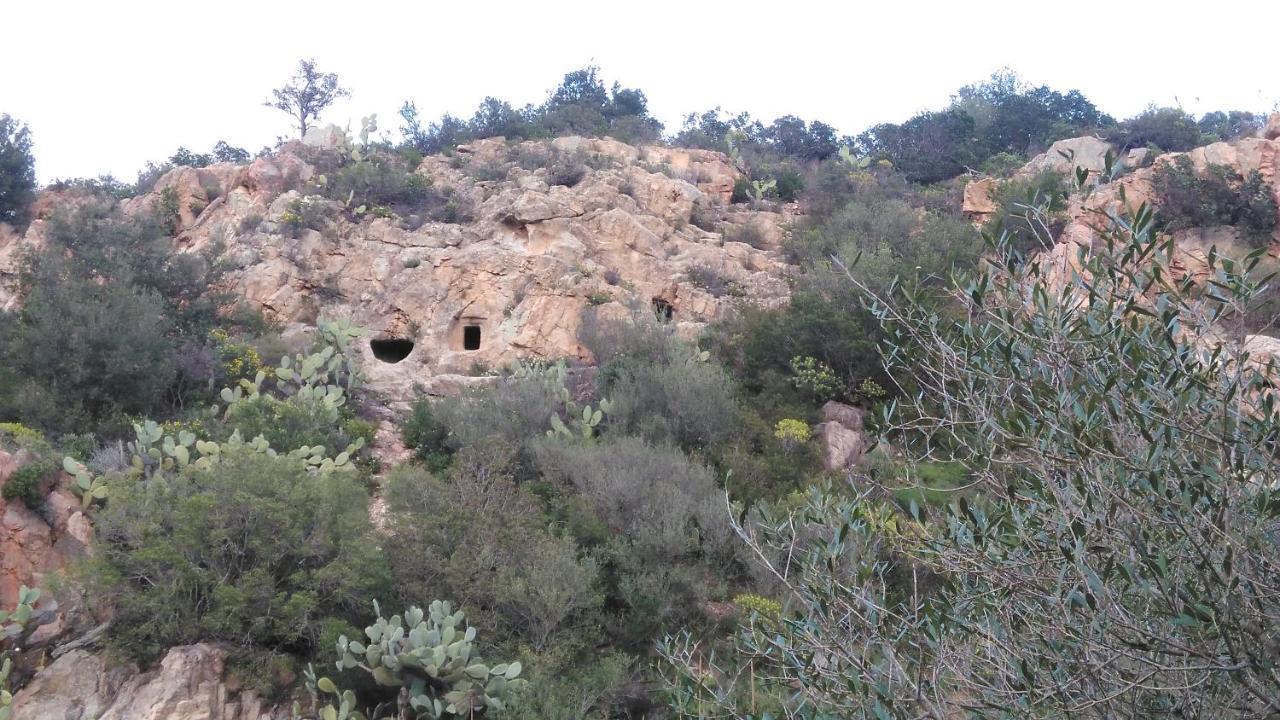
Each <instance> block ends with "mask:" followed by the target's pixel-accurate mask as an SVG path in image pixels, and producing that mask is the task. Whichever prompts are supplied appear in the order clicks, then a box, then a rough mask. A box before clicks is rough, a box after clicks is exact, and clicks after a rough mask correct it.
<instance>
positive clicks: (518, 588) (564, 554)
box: [386, 448, 600, 651]
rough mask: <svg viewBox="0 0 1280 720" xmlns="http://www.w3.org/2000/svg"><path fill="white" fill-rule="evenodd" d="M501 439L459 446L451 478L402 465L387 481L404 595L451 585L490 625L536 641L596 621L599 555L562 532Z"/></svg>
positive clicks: (391, 548) (394, 561)
mask: <svg viewBox="0 0 1280 720" xmlns="http://www.w3.org/2000/svg"><path fill="white" fill-rule="evenodd" d="M510 470H511V465H510V456H509V455H508V454H505V453H504V452H502V451H501V449H497V448H489V449H485V450H480V449H469V450H467V451H464V452H463V453H461V454H460V457H459V458H458V459H457V460H455V463H454V466H453V467H452V468H451V470H450V473H449V476H448V477H447V478H446V479H441V478H438V477H436V476H434V475H432V474H431V473H429V472H427V471H426V470H425V469H423V468H420V467H413V466H402V467H400V468H398V469H396V470H395V471H393V472H392V473H391V474H390V476H389V477H388V481H387V495H386V497H387V508H388V515H387V519H388V526H389V529H390V537H389V539H388V542H387V545H388V557H389V559H390V562H391V565H392V568H393V569H394V577H395V586H396V595H397V597H412V596H415V595H416V596H420V595H421V594H422V593H423V592H447V594H449V595H451V596H453V597H456V598H457V599H458V601H459V602H460V604H461V605H462V606H463V607H465V608H469V609H471V610H473V611H482V613H481V615H480V616H482V617H483V618H484V620H483V622H484V624H485V627H486V628H487V629H489V630H493V631H496V632H499V633H501V634H503V635H510V634H515V635H516V636H518V637H520V638H522V639H523V640H524V641H526V642H527V643H529V644H530V645H531V646H532V647H534V648H535V649H536V650H538V651H541V650H543V649H544V648H545V647H546V646H547V644H548V643H549V642H550V641H551V639H552V637H553V635H554V634H555V633H556V632H557V631H560V630H567V629H568V628H571V627H576V626H579V625H581V624H583V623H586V622H591V621H592V617H593V612H594V609H595V608H596V607H597V606H598V605H599V601H600V597H599V594H598V591H597V589H596V573H597V569H596V565H595V562H594V561H593V560H591V559H590V558H581V557H579V553H578V550H577V546H576V544H575V543H574V542H573V540H571V539H569V538H561V537H555V536H553V535H551V534H550V533H549V532H548V529H547V526H546V524H545V523H543V522H542V521H541V518H540V513H539V511H538V508H537V505H536V503H535V502H534V499H533V498H532V496H530V495H528V494H527V493H525V492H524V491H522V490H521V489H519V488H518V487H516V485H515V484H514V482H513V481H512V477H511V475H510Z"/></svg>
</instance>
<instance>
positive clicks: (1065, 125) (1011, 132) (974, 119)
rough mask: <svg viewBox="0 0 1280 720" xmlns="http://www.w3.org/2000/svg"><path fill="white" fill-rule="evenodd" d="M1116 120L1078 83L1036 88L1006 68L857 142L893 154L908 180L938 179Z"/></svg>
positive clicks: (871, 152)
mask: <svg viewBox="0 0 1280 720" xmlns="http://www.w3.org/2000/svg"><path fill="white" fill-rule="evenodd" d="M1113 123H1114V121H1113V120H1112V119H1111V117H1109V116H1108V115H1106V114H1104V113H1101V112H1099V111H1098V109H1097V108H1096V107H1095V106H1094V105H1093V103H1091V102H1089V100H1088V99H1086V98H1085V97H1084V96H1083V95H1081V94H1080V92H1078V91H1076V90H1071V91H1069V92H1066V93H1062V92H1058V91H1056V90H1053V89H1051V88H1049V87H1047V86H1043V85H1042V86H1039V87H1031V86H1029V85H1027V84H1025V83H1023V82H1022V80H1021V79H1020V78H1018V77H1017V76H1016V75H1014V74H1013V73H1011V72H1009V71H1001V72H997V73H995V74H993V75H992V76H991V79H990V80H988V81H986V82H984V83H978V84H976V85H969V86H966V87H963V88H961V89H960V90H959V91H958V92H957V93H956V95H955V96H954V97H953V98H952V101H951V104H950V106H949V107H948V108H946V109H945V110H941V111H926V112H923V113H920V114H918V115H916V116H915V117H912V118H911V119H909V120H907V121H906V122H903V123H901V124H893V123H884V124H881V125H877V126H875V127H873V128H871V129H869V130H867V131H866V132H864V133H862V134H861V135H859V136H858V138H857V146H858V149H859V151H860V153H861V154H863V155H867V156H869V157H872V158H874V159H876V160H887V161H888V162H890V163H891V164H892V165H893V167H894V168H896V169H897V170H898V171H900V172H902V173H903V174H904V175H905V176H906V178H907V179H908V180H910V181H912V182H923V183H931V182H937V181H939V180H946V179H948V178H952V177H955V176H957V175H959V174H961V173H962V172H964V171H965V170H966V168H977V167H979V166H981V165H982V164H983V163H985V162H986V161H987V160H988V158H991V157H992V156H995V155H999V154H1001V153H1009V154H1014V155H1017V156H1021V157H1026V156H1027V155H1029V154H1030V153H1033V152H1036V151H1037V150H1042V149H1044V148H1045V147H1047V146H1048V145H1049V144H1050V143H1052V142H1053V141H1055V140H1059V139H1062V138H1068V137H1074V136H1078V135H1085V134H1087V133H1089V132H1091V131H1093V130H1094V129H1096V128H1101V127H1107V126H1110V125H1111V124H1113Z"/></svg>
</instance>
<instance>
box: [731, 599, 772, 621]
mask: <svg viewBox="0 0 1280 720" xmlns="http://www.w3.org/2000/svg"><path fill="white" fill-rule="evenodd" d="M733 604H734V605H737V606H738V609H739V610H740V611H741V612H742V613H743V614H744V615H746V616H747V617H751V616H753V615H758V616H760V617H762V618H764V619H766V620H780V619H782V603H780V602H778V601H777V600H771V599H769V598H767V597H761V596H760V595H755V594H752V593H744V594H742V595H739V596H737V597H735V598H734V599H733Z"/></svg>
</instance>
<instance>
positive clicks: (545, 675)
mask: <svg viewBox="0 0 1280 720" xmlns="http://www.w3.org/2000/svg"><path fill="white" fill-rule="evenodd" d="M572 659H573V658H570V660H572ZM550 661H551V658H550V657H549V656H548V655H547V654H543V655H540V656H538V658H537V662H536V664H534V665H533V666H532V667H530V668H528V669H527V670H526V672H525V675H526V676H527V677H528V679H529V687H527V688H526V689H525V690H524V692H522V693H521V695H520V702H519V704H518V705H517V706H516V707H514V708H508V709H507V710H506V712H504V713H502V717H503V718H504V719H505V720H611V719H612V718H616V717H618V713H619V712H621V711H622V707H624V706H623V701H625V700H626V699H627V698H626V693H627V691H628V690H629V689H630V688H629V687H628V685H630V684H632V683H633V682H634V679H635V675H636V667H635V666H636V664H637V663H636V660H635V659H634V658H632V657H630V656H628V655H626V654H624V653H619V652H609V653H608V654H605V655H600V654H595V653H593V654H592V655H591V657H590V659H589V660H586V661H582V662H576V663H569V662H565V663H563V664H552V663H551V662H550ZM632 692H634V690H632Z"/></svg>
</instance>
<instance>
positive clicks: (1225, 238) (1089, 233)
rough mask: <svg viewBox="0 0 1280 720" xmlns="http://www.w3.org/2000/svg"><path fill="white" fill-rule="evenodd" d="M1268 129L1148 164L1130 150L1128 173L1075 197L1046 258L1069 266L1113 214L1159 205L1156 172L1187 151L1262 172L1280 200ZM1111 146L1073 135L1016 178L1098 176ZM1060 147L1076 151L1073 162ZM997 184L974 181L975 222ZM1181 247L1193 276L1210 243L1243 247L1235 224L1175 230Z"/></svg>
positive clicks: (1204, 162)
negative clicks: (1081, 172)
mask: <svg viewBox="0 0 1280 720" xmlns="http://www.w3.org/2000/svg"><path fill="white" fill-rule="evenodd" d="M1273 125H1274V126H1276V127H1280V114H1277V115H1273V116H1272V118H1271V120H1269V121H1268V124H1267V127H1268V128H1270V127H1272V126H1273ZM1277 132H1280V131H1277ZM1268 133H1269V131H1268V130H1266V129H1264V130H1263V131H1262V132H1260V133H1259V135H1260V137H1256V138H1242V139H1239V140H1234V141H1231V142H1217V143H1213V144H1210V145H1205V146H1204V147H1198V148H1195V149H1193V150H1190V151H1188V152H1185V153H1166V154H1164V155H1160V156H1158V157H1156V158H1154V159H1152V160H1151V161H1150V163H1149V164H1148V163H1147V160H1148V159H1149V151H1147V150H1146V149H1145V148H1144V149H1140V150H1134V151H1131V152H1130V153H1129V154H1128V156H1127V157H1126V162H1125V164H1126V167H1127V168H1128V171H1127V172H1126V173H1125V174H1123V175H1121V176H1120V177H1118V178H1117V179H1115V180H1114V181H1112V182H1109V183H1105V184H1102V185H1098V186H1097V187H1095V188H1094V189H1093V190H1092V192H1090V193H1089V194H1088V196H1087V197H1085V198H1083V199H1082V198H1080V197H1079V196H1076V197H1073V198H1072V200H1071V202H1070V203H1069V206H1068V208H1067V217H1068V219H1067V223H1066V225H1065V227H1064V228H1063V230H1062V233H1061V234H1060V235H1059V237H1058V246H1057V247H1055V248H1053V249H1052V250H1051V255H1050V256H1048V257H1046V258H1045V261H1046V262H1049V263H1054V262H1057V263H1061V264H1062V266H1063V267H1064V268H1065V267H1067V266H1070V265H1072V264H1073V263H1074V255H1075V252H1076V249H1075V248H1076V247H1079V246H1083V247H1086V248H1091V247H1093V246H1094V245H1095V243H1097V242H1098V240H1099V237H1100V232H1101V231H1102V230H1103V228H1104V226H1105V225H1106V223H1107V222H1108V221H1107V218H1108V216H1110V215H1116V214H1121V213H1124V212H1125V211H1130V212H1131V211H1133V210H1136V209H1137V208H1138V207H1139V206H1140V205H1142V204H1143V203H1146V204H1148V205H1152V204H1155V201H1156V200H1157V198H1156V196H1155V191H1154V189H1153V187H1152V179H1153V177H1154V176H1155V173H1156V172H1157V170H1158V169H1159V168H1160V167H1161V166H1163V165H1165V164H1167V163H1172V162H1174V161H1175V160H1176V159H1177V158H1178V157H1180V156H1183V155H1185V156H1186V157H1187V158H1189V159H1190V160H1191V164H1192V167H1193V168H1195V170H1196V171H1198V172H1204V171H1205V170H1206V169H1207V168H1208V167H1209V166H1210V165H1223V166H1226V167H1228V168H1230V169H1231V170H1233V171H1234V172H1236V173H1237V174H1239V175H1240V176H1241V177H1245V176H1248V175H1249V174H1250V173H1252V172H1253V171H1255V170H1256V171H1258V172H1259V173H1260V174H1261V175H1262V178H1263V180H1264V181H1266V183H1267V184H1268V185H1269V186H1270V188H1271V192H1272V193H1273V195H1274V197H1275V199H1276V201H1277V203H1280V184H1277V180H1280V177H1278V175H1277V171H1278V170H1280V134H1277V135H1276V137H1275V138H1272V137H1271V135H1269V134H1268ZM1108 149H1111V148H1110V146H1109V145H1107V144H1106V143H1105V142H1103V141H1102V140H1099V139H1098V138H1094V137H1083V138H1069V139H1067V140H1060V141H1058V142H1056V143H1054V144H1053V146H1052V147H1051V148H1050V149H1049V150H1048V151H1047V152H1045V153H1044V154H1042V155H1039V156H1037V157H1035V158H1033V159H1032V160H1031V161H1030V162H1028V163H1027V164H1026V165H1025V166H1024V167H1023V168H1022V169H1021V170H1019V171H1018V172H1017V173H1016V174H1015V177H1029V176H1031V175H1033V174H1035V173H1037V172H1040V171H1044V170H1052V171H1055V172H1060V173H1063V174H1068V173H1071V172H1073V171H1074V167H1076V166H1080V167H1086V168H1088V169H1090V170H1091V171H1093V175H1094V177H1096V176H1097V174H1098V173H1099V172H1100V171H1101V170H1102V166H1103V158H1104V157H1105V154H1106V152H1107V150H1108ZM1059 151H1063V152H1066V151H1071V152H1072V153H1074V154H1073V155H1072V157H1073V162H1068V160H1067V158H1065V157H1063V155H1062V154H1061V153H1060V152H1059ZM995 188H996V181H995V180H994V179H992V178H986V179H981V180H976V181H973V182H970V183H969V184H968V185H967V186H966V187H965V194H964V211H965V212H966V214H967V215H968V216H969V218H970V219H972V220H973V221H974V222H975V223H982V222H985V221H986V220H987V219H988V218H989V217H990V214H991V213H993V212H995V210H996V208H995V205H994V203H993V202H992V201H991V195H992V192H993V191H994V189H995ZM1122 197H1123V198H1124V200H1121V198H1122ZM1174 240H1175V243H1176V247H1177V257H1176V258H1175V264H1176V265H1177V269H1181V270H1182V271H1184V272H1187V273H1190V274H1192V275H1193V276H1204V275H1206V274H1207V271H1208V269H1207V265H1206V259H1207V251H1208V249H1209V247H1210V246H1212V245H1215V244H1216V245H1217V247H1218V249H1219V251H1226V250H1231V249H1236V248H1240V247H1242V241H1241V238H1240V237H1239V236H1238V234H1237V233H1236V232H1235V231H1234V230H1233V229H1232V228H1223V227H1218V228H1193V229H1190V230H1184V231H1179V232H1178V233H1175V234H1174ZM1272 241H1273V242H1280V228H1278V229H1277V231H1276V234H1275V236H1274V237H1273V238H1272Z"/></svg>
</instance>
